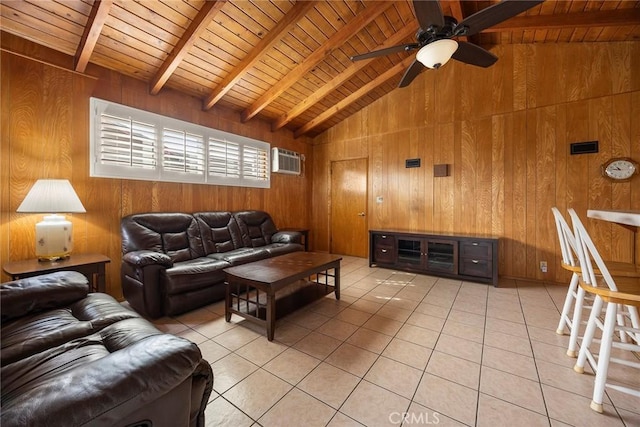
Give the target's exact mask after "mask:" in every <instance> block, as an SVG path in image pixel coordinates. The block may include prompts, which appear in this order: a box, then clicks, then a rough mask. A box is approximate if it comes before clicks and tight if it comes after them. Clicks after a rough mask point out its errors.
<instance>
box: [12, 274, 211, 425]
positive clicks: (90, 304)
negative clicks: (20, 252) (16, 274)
mask: <svg viewBox="0 0 640 427" xmlns="http://www.w3.org/2000/svg"><path fill="white" fill-rule="evenodd" d="M0 302H1V310H2V313H1V316H2V326H1V327H2V329H1V334H2V340H1V341H0V342H1V347H2V351H1V353H0V358H1V370H0V376H1V385H2V388H1V391H2V401H1V403H2V414H1V415H0V417H1V418H0V424H1V425H2V426H3V427H13V426H25V427H26V426H30V427H31V426H60V427H70V426H130V425H135V426H149V427H150V426H153V427H162V426H166V427H177V426H191V427H204V425H205V422H204V410H205V407H206V405H207V401H208V399H209V396H210V394H211V390H212V388H213V373H212V371H211V366H210V365H209V363H208V362H207V361H206V360H204V359H203V358H202V355H201V353H200V350H199V348H198V347H197V346H196V345H195V344H194V343H192V342H190V341H188V340H186V339H184V338H180V337H177V336H173V335H170V334H165V333H163V332H161V331H160V330H158V329H157V328H155V327H154V326H153V325H152V324H151V323H149V322H148V321H147V320H145V319H143V318H141V317H140V315H138V314H137V313H135V312H133V311H132V310H129V309H128V308H126V307H124V306H123V305H122V304H120V303H118V301H116V300H115V299H114V298H113V297H111V296H109V295H107V294H101V293H89V285H88V281H87V279H86V278H85V277H84V276H83V275H82V274H80V273H78V272H71V271H63V272H57V273H51V274H46V275H41V276H36V277H32V278H27V279H22V280H16V281H12V282H6V283H3V284H1V285H0Z"/></svg>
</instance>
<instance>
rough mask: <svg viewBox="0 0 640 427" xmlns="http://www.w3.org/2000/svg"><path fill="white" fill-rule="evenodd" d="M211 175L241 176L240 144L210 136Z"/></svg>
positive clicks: (224, 176) (223, 176)
mask: <svg viewBox="0 0 640 427" xmlns="http://www.w3.org/2000/svg"><path fill="white" fill-rule="evenodd" d="M209 176H210V177H222V178H240V144H238V143H236V142H229V141H225V140H223V139H219V138H209Z"/></svg>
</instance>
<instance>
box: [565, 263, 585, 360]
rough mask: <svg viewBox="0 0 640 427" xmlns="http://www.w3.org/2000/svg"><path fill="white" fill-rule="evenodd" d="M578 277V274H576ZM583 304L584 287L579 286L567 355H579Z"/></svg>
mask: <svg viewBox="0 0 640 427" xmlns="http://www.w3.org/2000/svg"><path fill="white" fill-rule="evenodd" d="M574 276H575V277H576V278H578V275H577V274H574ZM582 304H584V289H582V288H581V287H578V290H577V292H576V302H575V306H574V308H573V318H572V320H571V335H570V336H569V348H568V349H567V356H569V357H577V356H578V348H577V347H578V333H579V332H580V325H581V323H582V308H583V307H582Z"/></svg>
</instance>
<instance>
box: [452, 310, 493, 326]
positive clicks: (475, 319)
mask: <svg viewBox="0 0 640 427" xmlns="http://www.w3.org/2000/svg"><path fill="white" fill-rule="evenodd" d="M447 320H453V321H455V322H460V323H464V324H465V325H469V326H475V327H476V328H484V327H485V326H484V323H485V316H481V315H479V314H474V313H468V312H466V311H460V310H453V309H452V310H451V312H450V313H449V317H447Z"/></svg>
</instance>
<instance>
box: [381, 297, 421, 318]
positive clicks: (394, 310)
mask: <svg viewBox="0 0 640 427" xmlns="http://www.w3.org/2000/svg"><path fill="white" fill-rule="evenodd" d="M392 302H393V300H392V301H389V302H388V303H386V304H385V305H384V306H383V307H382V308H381V309H380V310H378V311H377V312H376V314H377V315H378V316H383V317H388V318H389V319H393V320H397V321H398V322H404V321H406V320H407V319H408V318H409V316H411V313H412V310H413V309H412V310H406V309H404V308H399V307H394V306H393V305H391V304H392Z"/></svg>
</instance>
